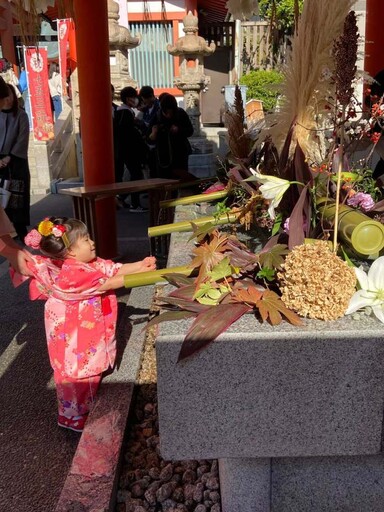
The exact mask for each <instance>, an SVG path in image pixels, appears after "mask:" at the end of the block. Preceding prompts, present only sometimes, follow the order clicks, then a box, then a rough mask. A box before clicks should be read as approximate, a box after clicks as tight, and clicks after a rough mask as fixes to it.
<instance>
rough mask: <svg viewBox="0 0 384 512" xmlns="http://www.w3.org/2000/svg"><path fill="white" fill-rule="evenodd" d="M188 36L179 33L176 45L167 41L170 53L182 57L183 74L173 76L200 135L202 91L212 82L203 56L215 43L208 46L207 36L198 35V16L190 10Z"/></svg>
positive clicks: (185, 30) (186, 23)
mask: <svg viewBox="0 0 384 512" xmlns="http://www.w3.org/2000/svg"><path fill="white" fill-rule="evenodd" d="M183 24H184V28H183V30H184V32H185V36H183V37H180V38H179V39H178V40H177V41H176V43H175V44H174V46H172V45H168V46H167V51H168V53H170V54H171V55H177V56H180V57H182V61H181V64H180V76H179V77H176V78H175V80H174V83H175V86H176V87H177V88H178V89H180V90H181V91H183V94H184V104H185V110H186V112H187V113H188V115H189V117H190V119H191V122H192V124H193V128H194V133H193V136H194V137H199V135H200V92H201V91H202V89H204V87H206V86H207V85H208V84H209V83H210V77H208V76H206V75H205V74H204V57H207V56H209V55H211V54H212V53H213V52H214V51H215V49H216V46H215V44H214V43H211V44H210V45H209V46H208V44H207V42H206V41H205V39H203V38H202V37H200V36H198V35H197V33H198V19H197V17H196V16H194V15H193V14H192V12H191V11H190V12H189V13H188V14H187V16H185V17H184V19H183Z"/></svg>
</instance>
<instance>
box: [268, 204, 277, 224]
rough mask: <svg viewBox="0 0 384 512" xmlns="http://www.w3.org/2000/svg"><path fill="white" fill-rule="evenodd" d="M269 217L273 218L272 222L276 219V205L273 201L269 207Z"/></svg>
mask: <svg viewBox="0 0 384 512" xmlns="http://www.w3.org/2000/svg"><path fill="white" fill-rule="evenodd" d="M268 215H269V216H270V217H271V219H272V220H274V219H275V217H276V215H275V204H274V202H273V201H271V203H270V205H269V207H268Z"/></svg>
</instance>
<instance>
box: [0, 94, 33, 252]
mask: <svg viewBox="0 0 384 512" xmlns="http://www.w3.org/2000/svg"><path fill="white" fill-rule="evenodd" d="M7 88H8V96H7V97H6V98H4V100H3V105H2V110H1V111H0V178H1V179H2V180H9V181H10V183H11V186H10V189H9V190H10V192H11V197H10V200H9V203H8V205H7V207H6V209H5V212H6V214H7V215H8V217H9V218H10V220H11V221H12V223H13V225H14V227H15V230H16V233H17V235H18V237H19V239H20V241H21V242H22V241H23V240H24V237H25V235H26V234H27V226H28V225H29V222H30V220H29V207H30V182H31V177H30V174H29V166H28V145H29V122H28V116H27V114H26V113H25V111H24V109H22V108H20V107H19V104H18V101H17V97H16V91H15V88H14V87H13V86H12V85H9V84H7Z"/></svg>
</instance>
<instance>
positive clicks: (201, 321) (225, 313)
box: [178, 304, 251, 361]
mask: <svg viewBox="0 0 384 512" xmlns="http://www.w3.org/2000/svg"><path fill="white" fill-rule="evenodd" d="M250 310H251V308H250V307H249V306H247V305H246V304H219V305H217V306H211V307H209V310H207V311H204V312H203V313H200V314H199V315H198V316H197V317H196V318H195V320H194V322H193V324H192V325H191V327H190V329H189V331H188V332H187V335H186V337H185V339H184V341H183V344H182V346H181V350H180V353H179V357H178V361H181V360H182V359H185V358H186V357H189V356H191V355H192V354H194V353H195V352H198V351H199V350H201V349H203V348H205V347H206V346H207V345H209V343H211V342H212V341H214V340H215V339H216V338H217V337H218V336H219V335H220V334H221V333H222V332H224V331H225V330H226V329H228V327H229V326H230V325H231V324H233V322H236V320H238V319H239V318H240V317H241V316H243V315H244V314H245V313H248V311H250Z"/></svg>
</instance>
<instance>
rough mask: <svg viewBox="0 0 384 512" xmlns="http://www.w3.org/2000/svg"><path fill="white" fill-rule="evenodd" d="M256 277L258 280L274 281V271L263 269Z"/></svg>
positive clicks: (272, 269) (267, 268)
mask: <svg viewBox="0 0 384 512" xmlns="http://www.w3.org/2000/svg"><path fill="white" fill-rule="evenodd" d="M256 275H257V277H259V278H260V279H266V280H267V281H274V280H275V279H276V270H275V269H274V268H269V267H264V268H262V269H261V270H260V271H259V272H258V273H257V274H256Z"/></svg>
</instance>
